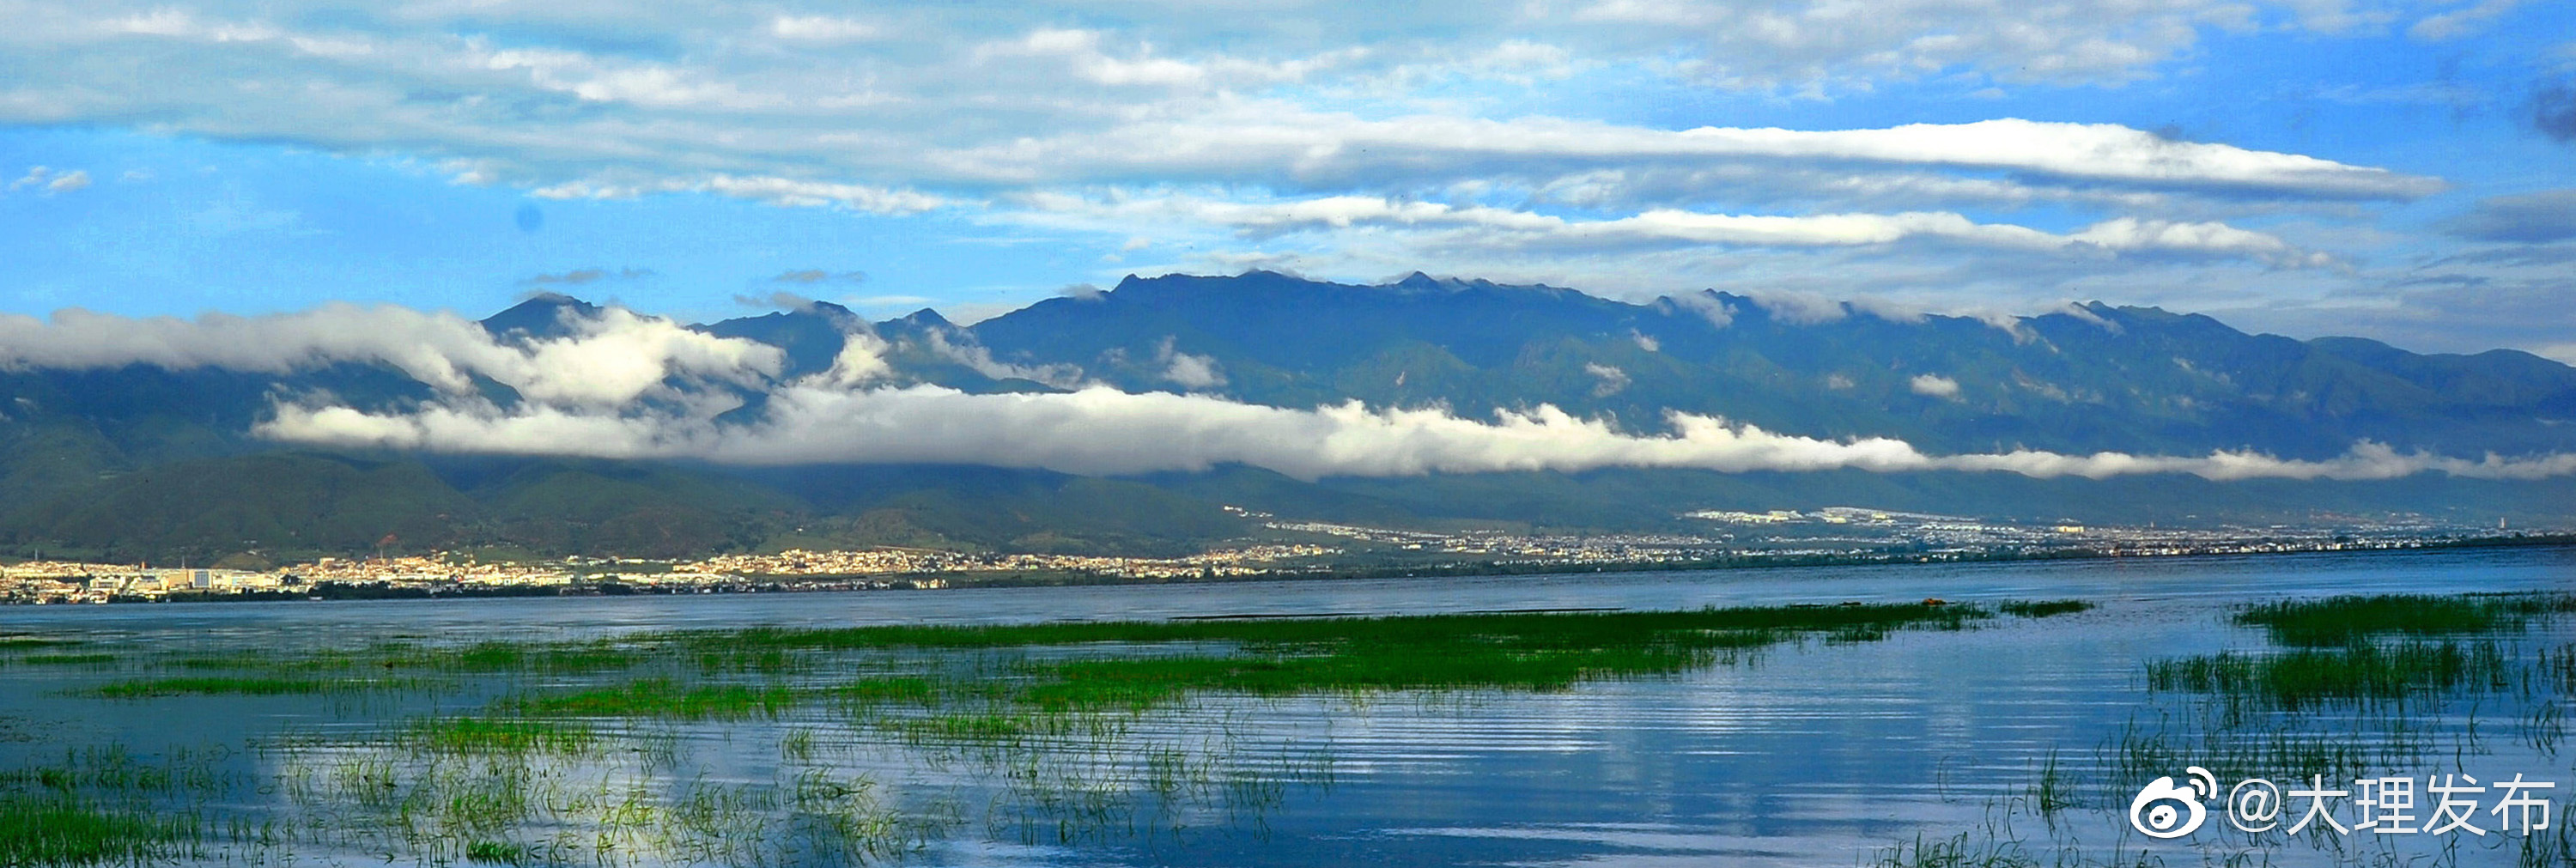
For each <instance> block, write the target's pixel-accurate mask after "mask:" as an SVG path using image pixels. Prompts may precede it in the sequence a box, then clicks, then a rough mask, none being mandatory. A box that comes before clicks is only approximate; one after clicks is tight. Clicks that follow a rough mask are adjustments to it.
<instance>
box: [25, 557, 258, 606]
mask: <svg viewBox="0 0 2576 868" xmlns="http://www.w3.org/2000/svg"><path fill="white" fill-rule="evenodd" d="M288 581H289V578H288V577H287V576H284V575H281V574H276V573H259V572H250V571H247V570H217V569H186V568H181V569H153V568H151V567H148V566H136V565H133V564H93V563H82V562H78V561H27V562H25V563H19V564H9V565H0V603H104V602H107V601H108V600H109V599H111V598H116V597H147V598H151V597H164V596H168V595H170V594H174V593H176V594H239V593H243V592H245V591H276V590H282V589H284V588H285V587H286V586H287V583H288Z"/></svg>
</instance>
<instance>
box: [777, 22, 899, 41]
mask: <svg viewBox="0 0 2576 868" xmlns="http://www.w3.org/2000/svg"><path fill="white" fill-rule="evenodd" d="M769 33H770V35H772V36H776V37H778V38H780V39H792V40H797V41H802V42H852V41H859V40H869V39H877V38H879V37H881V36H883V35H884V34H885V29H884V28H882V27H879V26H877V25H875V24H871V23H868V22H865V21H858V20H854V19H849V18H834V17H831V16H828V15H781V16H778V17H776V18H772V19H770V20H769Z"/></svg>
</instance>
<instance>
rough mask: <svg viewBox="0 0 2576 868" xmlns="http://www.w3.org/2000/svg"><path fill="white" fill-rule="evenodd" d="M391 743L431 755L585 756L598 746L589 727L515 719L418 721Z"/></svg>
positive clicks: (596, 737) (597, 741)
mask: <svg viewBox="0 0 2576 868" xmlns="http://www.w3.org/2000/svg"><path fill="white" fill-rule="evenodd" d="M395 741H396V743H398V744H401V745H403V746H405V747H408V748H411V749H413V750H415V751H420V752H423V753H431V754H487V753H499V754H526V753H588V752H592V751H595V750H597V749H598V747H599V735H598V733H596V732H594V731H592V730H591V728H590V727H587V726H583V725H580V724H577V723H569V722H565V721H554V720H526V719H515V718H505V719H491V718H478V717H432V718H421V719H417V720H413V721H412V722H411V723H410V724H408V725H406V726H405V727H404V728H403V729H402V730H400V731H399V732H397V733H396V734H395Z"/></svg>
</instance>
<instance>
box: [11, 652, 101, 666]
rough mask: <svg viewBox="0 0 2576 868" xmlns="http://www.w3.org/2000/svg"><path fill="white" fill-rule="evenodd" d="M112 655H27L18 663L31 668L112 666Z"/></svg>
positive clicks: (19, 659)
mask: <svg viewBox="0 0 2576 868" xmlns="http://www.w3.org/2000/svg"><path fill="white" fill-rule="evenodd" d="M116 660H117V657H116V655H114V654H29V655H27V656H25V657H20V658H18V662H20V663H25V664H28V665H31V666H114V665H116Z"/></svg>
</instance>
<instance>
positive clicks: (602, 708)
mask: <svg viewBox="0 0 2576 868" xmlns="http://www.w3.org/2000/svg"><path fill="white" fill-rule="evenodd" d="M804 698H805V696H804V694H802V693H800V692H799V691H797V690H795V689H793V688H789V687H785V686H780V685H744V684H701V685H689V684H682V683H680V682H678V681H674V680H671V679H668V678H649V679H644V680H640V681H632V682H628V683H625V684H620V685H614V686H610V687H602V688H597V689H592V690H582V691H576V692H571V693H558V694H545V695H533V696H521V697H515V698H512V699H507V700H503V701H502V702H500V703H498V704H497V707H498V708H500V709H502V710H505V711H508V712H511V713H515V714H521V715H535V716H565V717H642V718H671V719H678V720H706V719H715V720H744V719H749V718H755V717H777V716H778V715H779V713H780V712H783V711H786V710H787V709H789V708H792V707H795V706H796V705H798V704H799V703H800V702H801V701H803V699H804Z"/></svg>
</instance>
